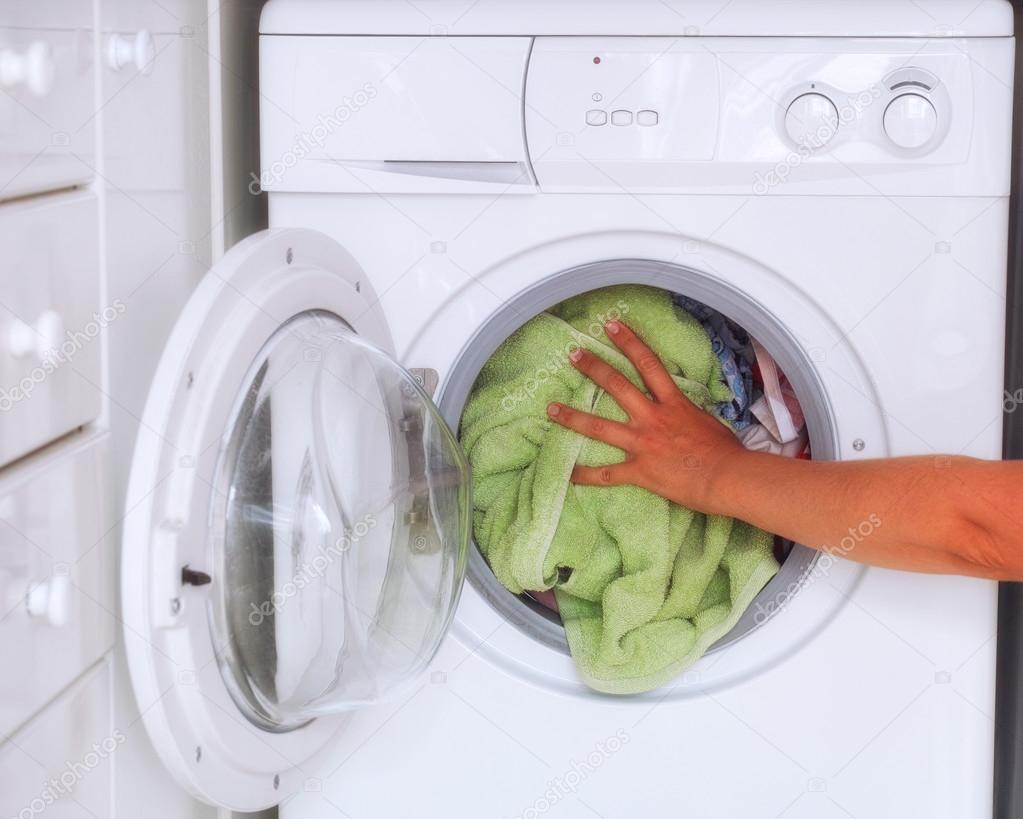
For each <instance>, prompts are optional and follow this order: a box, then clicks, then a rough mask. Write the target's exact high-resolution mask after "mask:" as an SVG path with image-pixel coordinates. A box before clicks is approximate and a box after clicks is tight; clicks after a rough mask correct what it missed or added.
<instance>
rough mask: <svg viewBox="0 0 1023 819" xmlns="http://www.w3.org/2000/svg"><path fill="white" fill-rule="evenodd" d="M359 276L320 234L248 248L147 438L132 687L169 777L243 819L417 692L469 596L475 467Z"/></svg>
mask: <svg viewBox="0 0 1023 819" xmlns="http://www.w3.org/2000/svg"><path fill="white" fill-rule="evenodd" d="M360 276H361V271H360V270H359V268H358V265H357V264H356V262H355V261H354V260H353V259H352V258H351V257H350V256H349V255H348V254H347V253H346V252H345V251H344V250H342V248H340V247H339V246H338V245H337V244H336V243H335V242H333V241H332V240H331V239H329V238H328V237H326V236H324V235H322V234H319V233H316V232H312V231H304V230H277V231H267V232H264V233H261V234H257V235H255V236H252V237H250V238H249V239H247V240H245V241H244V242H242V243H240V244H239V245H238V246H236V247H235V248H233V249H232V250H231V251H230V252H229V253H228V254H227V255H226V256H225V257H224V259H223V260H222V261H221V263H220V264H218V265H217V266H215V267H214V268H213V269H212V270H211V271H210V272H209V273H208V274H207V276H206V278H205V279H204V280H203V281H202V283H201V284H200V285H199V287H198V288H197V289H196V291H195V293H194V294H193V296H192V298H191V299H190V300H189V302H188V305H187V306H186V308H185V310H184V312H183V313H182V316H181V318H180V319H179V321H178V324H177V326H176V327H175V328H174V331H173V333H172V334H171V337H170V340H169V342H168V344H167V347H166V349H165V350H164V353H163V356H162V358H161V360H160V363H159V366H158V368H157V371H156V373H155V375H154V380H153V385H152V387H151V390H150V394H149V398H148V400H147V403H146V408H145V412H144V415H143V418H142V422H141V425H140V432H139V437H138V442H137V445H136V450H135V455H134V460H133V463H132V470H131V477H130V480H129V490H128V499H127V510H128V511H127V517H126V520H125V528H124V542H123V556H122V576H121V584H122V600H123V617H124V623H125V641H126V646H127V656H128V663H129V669H130V671H131V676H132V683H133V685H134V688H135V693H136V697H137V699H138V705H139V710H140V711H141V712H142V714H143V715H144V719H145V723H146V727H147V729H148V731H149V733H150V736H151V737H152V739H153V742H154V745H155V746H156V749H157V751H158V752H159V754H160V757H161V759H162V760H163V762H164V763H165V764H166V765H167V766H168V768H169V769H170V770H171V772H172V773H173V775H174V776H175V777H176V778H177V779H178V780H179V781H180V782H181V784H182V785H183V786H184V787H186V788H187V789H188V790H190V791H191V792H192V793H193V794H194V795H195V796H197V797H198V798H200V799H203V800H205V801H207V802H209V803H211V804H215V805H219V806H223V807H228V808H231V809H234V810H255V809H259V808H262V807H266V806H269V805H272V804H276V803H278V802H280V801H282V800H283V799H285V798H286V797H287V796H288V795H289V794H290V793H293V792H295V791H296V790H298V789H299V788H301V787H302V783H303V782H304V781H305V780H306V779H308V778H310V777H313V776H314V775H315V772H316V757H317V755H318V754H320V753H321V752H323V751H324V750H325V749H326V748H328V747H329V745H330V743H331V741H332V738H333V737H334V736H335V735H336V734H337V732H338V731H339V730H342V728H343V722H344V720H343V715H344V713H345V712H347V711H351V710H352V709H354V708H358V707H359V706H362V705H365V704H367V703H372V702H375V701H377V700H379V699H381V698H383V697H385V696H387V695H391V694H394V693H396V692H400V691H401V690H402V689H403V688H404V687H406V686H408V685H410V684H411V683H412V682H414V681H415V680H416V679H418V677H419V675H420V674H421V672H422V671H423V670H424V669H425V668H426V666H427V665H428V664H429V662H430V660H431V659H432V658H433V656H434V654H435V653H436V651H437V649H438V647H439V645H440V643H441V640H442V639H443V637H444V635H445V633H446V631H447V629H448V627H449V625H450V622H451V617H452V615H453V613H454V609H455V606H456V604H457V601H458V596H459V593H460V591H461V587H462V580H463V577H464V573H465V565H466V554H467V548H468V543H469V537H470V510H471V502H470V497H469V492H470V484H469V469H468V464H467V462H466V459H465V457H464V455H463V454H462V452H461V450H460V449H459V446H458V443H457V441H456V439H455V436H454V435H453V433H452V432H451V430H450V429H449V428H448V427H447V426H446V425H445V424H444V422H443V420H442V419H441V416H440V414H439V412H438V411H437V409H436V407H435V406H434V405H433V403H432V402H431V401H430V399H429V397H428V396H427V395H426V394H425V393H424V392H423V390H422V389H421V388H420V386H419V385H418V383H417V382H416V381H415V379H414V378H413V377H412V376H411V375H410V374H409V373H408V372H406V371H405V370H404V369H402V368H401V367H400V366H399V365H398V364H397V363H396V362H395V361H394V358H393V355H392V347H391V342H390V335H389V333H388V332H387V328H386V325H385V323H384V322H383V320H382V319H381V317H380V313H379V312H378V311H377V310H375V309H374V306H375V299H374V298H373V297H372V295H371V294H369V292H368V287H366V283H365V282H363V281H361V280H360Z"/></svg>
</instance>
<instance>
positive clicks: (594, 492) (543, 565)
mask: <svg viewBox="0 0 1023 819" xmlns="http://www.w3.org/2000/svg"><path fill="white" fill-rule="evenodd" d="M611 319H621V320H622V321H624V322H625V323H626V324H628V325H629V326H631V327H633V329H635V330H636V331H637V332H638V333H639V335H640V336H641V337H643V338H644V340H645V341H647V342H648V343H649V344H650V346H652V347H653V348H654V349H655V351H657V352H658V355H659V356H660V357H661V358H662V361H664V362H665V363H666V365H667V366H668V368H669V371H672V372H673V374H674V375H675V376H676V383H678V384H680V385H681V386H680V388H681V389H682V390H683V392H685V393H686V394H687V395H688V396H689V397H690V398H691V400H694V402H695V403H697V404H698V405H700V406H702V407H703V408H704V409H705V410H706V411H707V412H709V413H710V414H712V415H715V416H716V417H718V418H719V419H720V420H721V421H722V423H725V424H727V425H728V426H730V427H731V428H732V429H733V430H734V432H735V434H736V435H737V437H738V438H739V439H740V440H741V441H742V442H743V444H744V445H745V446H746V447H747V448H750V449H756V450H761V451H770V452H773V453H776V454H779V455H783V456H787V457H795V458H809V457H811V447H810V434H809V430H808V428H807V420H806V419H805V417H804V412H803V405H802V403H801V400H800V397H799V396H798V395H797V390H796V389H795V387H794V386H793V384H792V383H790V381H789V379H788V377H787V376H786V373H785V371H784V370H783V368H782V367H781V366H780V365H779V363H778V362H777V361H776V360H775V358H774V357H773V356H772V355H771V352H770V350H769V348H768V346H767V345H766V344H763V343H761V341H760V339H759V338H758V337H757V336H756V335H755V334H754V333H753V332H750V331H748V330H747V329H746V327H744V326H742V325H740V324H739V323H737V322H736V321H734V320H732V319H731V318H730V317H729V316H728V315H726V314H725V313H724V312H722V311H720V310H718V309H715V308H713V307H710V306H709V305H707V304H706V303H704V302H702V301H698V300H696V299H694V298H691V297H688V296H686V295H685V294H684V293H681V292H672V291H667V290H664V289H661V288H652V287H648V286H642V285H629V284H626V285H617V286H612V287H608V288H599V289H595V290H591V291H586V292H583V293H580V294H578V295H576V296H573V297H571V298H569V299H567V300H564V301H562V302H559V303H558V304H555V305H552V306H551V307H549V308H548V309H547V310H544V311H543V312H542V313H540V314H539V315H537V316H535V317H534V318H533V319H532V320H531V321H529V322H526V323H525V324H524V325H522V326H520V327H519V328H518V329H516V330H515V331H514V332H513V333H511V334H510V335H509V336H508V337H507V338H506V340H505V341H504V342H503V343H502V344H500V346H498V348H497V350H496V351H495V352H494V354H493V356H492V357H491V359H490V361H488V362H487V363H485V364H484V365H483V367H482V368H481V370H480V372H479V374H478V378H477V379H476V382H475V383H474V385H473V387H472V390H471V391H470V394H469V396H468V400H467V401H466V404H465V412H464V413H463V415H462V424H461V426H460V435H461V441H462V445H463V447H464V448H465V449H466V451H467V453H468V454H469V458H470V461H473V460H474V459H475V463H474V470H476V478H475V479H474V492H475V494H476V507H477V508H476V519H475V522H474V534H475V540H476V543H477V547H478V549H479V555H477V557H479V556H480V555H482V556H483V557H484V558H485V561H477V562H476V566H475V571H474V570H473V569H470V581H471V582H473V583H474V585H475V586H476V587H477V589H479V590H481V591H482V592H483V596H484V597H485V598H487V599H488V600H489V601H490V602H491V603H492V604H493V605H495V607H496V608H498V609H499V610H500V611H501V612H502V614H504V615H505V616H506V618H507V619H509V620H510V621H511V622H513V623H515V625H517V626H518V627H519V628H521V629H523V630H525V631H527V632H530V633H532V634H533V636H535V637H537V638H538V639H539V640H540V641H541V642H545V643H547V644H548V645H551V646H552V647H554V648H558V649H561V650H567V649H569V647H571V652H570V653H572V654H573V656H574V657H575V659H576V661H577V665H579V666H580V672H581V674H582V676H583V677H584V679H585V680H586V681H587V682H588V683H589V684H591V686H592V687H595V688H598V689H599V690H607V691H610V692H612V693H634V692H638V691H640V690H647V689H648V688H652V687H656V686H655V685H653V684H651V685H646V684H645V683H641V682H636V681H635V680H633V677H634V678H635V679H637V680H638V679H640V678H642V679H644V680H646V682H647V683H652V682H656V681H657V680H660V681H661V682H664V681H666V679H667V677H665V674H666V673H667V671H668V670H670V669H671V668H672V667H674V666H678V669H679V670H681V668H683V667H684V666H685V665H686V664H689V663H691V662H692V661H695V659H698V657H699V656H701V655H702V654H703V653H705V652H706V651H708V650H713V649H715V648H719V647H721V646H723V645H725V644H727V643H729V642H733V641H734V640H735V639H738V637H740V636H741V635H742V634H744V633H747V632H748V631H749V630H751V629H752V628H753V627H755V626H756V625H759V624H760V623H762V622H763V621H765V620H766V619H767V618H768V617H769V616H771V615H772V614H773V613H774V611H775V610H776V609H778V608H779V607H780V602H784V601H781V597H780V596H779V595H784V594H786V592H785V589H786V588H791V587H792V586H793V583H792V577H793V572H796V573H797V574H796V577H802V575H803V574H805V571H806V570H807V568H808V567H809V565H810V563H811V562H812V559H813V553H812V552H811V551H810V550H808V549H806V548H805V547H802V546H797V545H795V544H793V543H791V542H789V541H786V540H784V539H782V538H780V537H776V536H773V535H770V534H769V533H763V532H760V531H759V530H755V529H753V528H752V527H749V526H748V525H747V524H744V523H742V522H741V521H730V522H727V523H723V522H722V520H723V519H719V518H713V519H711V518H707V517H706V516H702V515H699V514H698V513H694V512H693V511H692V510H684V509H681V508H680V507H676V506H675V505H674V504H668V503H667V502H666V501H663V500H662V499H660V498H657V497H656V496H655V495H652V494H651V493H646V492H645V491H644V490H639V489H638V488H635V487H630V488H628V489H626V490H624V491H622V490H619V491H618V492H617V494H615V491H614V488H613V487H586V488H583V487H576V486H575V485H568V481H567V478H564V477H563V476H562V477H560V478H557V479H553V478H551V476H550V475H549V474H547V473H545V471H544V470H545V469H548V468H549V467H548V464H554V465H555V466H554V467H553V468H554V469H561V470H562V473H564V469H565V468H566V465H567V468H568V469H569V471H570V468H571V466H570V462H571V461H572V458H573V457H576V455H579V456H581V457H591V458H597V461H598V462H599V460H600V459H599V457H598V454H599V451H600V448H601V447H604V449H605V454H606V455H610V457H611V460H607V461H605V462H612V460H613V459H614V458H615V453H617V457H618V458H620V455H621V453H620V452H618V451H617V450H612V449H611V448H609V447H607V445H601V444H591V443H589V442H586V441H583V442H582V443H580V442H579V441H574V442H571V441H566V438H579V436H575V435H574V433H570V432H568V431H563V430H560V429H558V430H555V431H554V433H553V436H552V434H551V429H552V427H551V425H550V422H549V421H548V420H547V419H546V415H545V407H546V404H547V403H548V401H549V400H558V401H561V402H564V403H569V402H572V401H576V400H579V395H580V394H576V393H573V392H572V390H573V389H578V390H582V391H585V390H587V389H589V390H590V392H589V393H587V394H586V395H585V396H583V397H582V399H581V400H583V401H584V402H585V401H588V400H591V399H592V401H593V402H594V403H593V411H594V412H597V414H607V412H605V411H604V410H608V407H607V404H606V402H608V401H611V402H612V404H613V401H612V399H610V397H609V396H604V395H603V393H602V391H600V390H599V388H597V387H596V386H595V385H592V382H589V381H588V380H586V379H583V378H582V377H581V376H580V375H579V374H578V373H575V372H574V371H573V370H571V369H570V364H569V361H568V353H569V352H570V351H571V350H572V349H574V348H575V347H576V346H582V347H587V348H589V349H591V350H593V351H595V352H597V354H598V355H600V356H601V357H602V358H604V359H605V360H607V361H609V363H612V364H613V365H614V364H616V363H620V362H618V361H616V358H615V357H616V356H617V357H618V358H619V359H621V360H622V361H624V359H623V358H622V357H621V355H620V353H619V352H618V351H617V350H616V348H614V346H613V345H612V344H611V342H610V340H609V339H608V338H607V337H606V335H605V333H604V329H603V328H604V324H605V323H606V322H607V321H608V320H611ZM545 345H547V349H544V346H545ZM626 366H627V364H626ZM634 375H635V374H634ZM573 378H574V383H577V387H571V388H570V387H566V386H565V385H564V383H562V382H565V381H572V380H573ZM581 382H585V384H583V383H581ZM566 390H567V392H566ZM566 397H567V400H566ZM601 402H603V403H601ZM601 408H602V409H601ZM614 409H617V407H616V405H614ZM608 411H612V410H608ZM619 412H620V410H619ZM608 417H614V416H613V415H608ZM619 420H625V417H624V414H622V416H621V418H620V419H619ZM555 437H560V439H561V440H554V438H555ZM559 447H561V448H566V449H567V450H569V451H566V452H561V451H559ZM485 448H489V451H487V450H486V449H485ZM531 458H532V459H533V460H530V459H531ZM579 462H580V463H582V461H579ZM591 465H595V463H594V464H591ZM564 474H567V473H564ZM602 492H604V493H607V494H606V495H602V496H601V495H600V494H599V493H602ZM630 493H631V494H630ZM558 495H560V496H561V497H560V498H559V497H557V496H558ZM616 504H618V506H616ZM544 515H547V516H548V517H547V518H546V519H545V517H544ZM552 515H553V516H556V517H557V519H550V516H552ZM729 527H731V528H729ZM644 538H645V539H644ZM658 538H659V539H660V541H661V542H660V543H658V542H657V541H658ZM697 547H698V548H697ZM616 548H618V549H619V553H617V554H616V552H615V549H616ZM636 548H639V549H640V551H641V552H642V550H644V549H645V550H646V553H645V555H644V554H639V559H640V560H645V559H649V560H650V561H651V562H654V563H657V562H658V561H660V562H661V563H663V562H664V560H663V558H664V554H667V555H668V556H669V558H670V563H671V566H665V567H662V575H661V576H660V581H661V586H657V585H656V583H655V584H654V586H655V589H661V590H660V591H654V592H649V590H648V591H646V592H644V593H643V594H639V593H636V592H635V591H634V588H635V587H636V584H634V583H633V584H631V585H630V584H628V583H625V584H623V583H621V582H620V581H622V580H623V579H627V576H628V575H629V572H628V571H626V570H625V569H623V566H625V565H626V563H627V562H631V563H632V564H635V562H636V560H637V555H636V554H633V553H632V551H630V550H633V549H636ZM544 549H546V550H547V551H544ZM701 549H702V553H701V552H700V550H701ZM658 550H661V551H662V552H663V553H664V554H659V553H658ZM715 550H716V551H715ZM718 553H720V555H719V557H718V558H713V555H715V554H718ZM690 554H691V555H692V559H690ZM736 554H742V555H743V557H742V558H740V559H738V560H737V559H735V557H734V555H736ZM747 554H749V555H751V556H752V557H749V558H748V559H747V558H746V557H745V555H747ZM730 556H731V557H730ZM559 557H563V558H564V559H563V560H561V559H559ZM714 559H718V560H719V562H718V563H717V564H716V565H715V564H713V561H714ZM743 560H746V561H747V563H748V565H746V566H745V567H744V568H742V569H736V568H735V567H736V565H739V564H741V563H742V561H743ZM790 562H794V563H795V564H796V565H792V566H790V565H789V564H790ZM481 563H482V566H483V567H484V568H482V569H481V567H480V564H481ZM779 567H781V568H782V569H787V571H784V572H782V571H779ZM729 572H731V574H730V573H729ZM488 575H489V577H488ZM779 577H781V578H782V579H783V582H782V583H781V585H780V586H779V583H778V580H779ZM772 578H773V579H772ZM495 579H496V580H499V583H498V584H497V585H499V586H502V587H503V588H502V589H500V590H498V589H496V588H495ZM648 579H649V578H648V577H646V576H644V578H643V582H644V583H645V582H646V581H647V580H648ZM615 583H618V584H619V585H618V587H615ZM662 586H663V588H661V587H662ZM726 587H727V589H726ZM735 589H739V590H740V592H739V593H738V594H736V593H735ZM622 594H624V595H625V597H623V598H621V599H618V598H619V597H621V595H622ZM629 594H632V595H633V596H632V597H629ZM651 594H653V597H651ZM658 594H660V595H662V596H661V597H657V595H658ZM729 595H732V597H729ZM510 600H514V601H515V602H514V604H511V603H510ZM616 601H617V602H616ZM566 605H567V607H568V608H567V614H566V616H564V617H563V616H562V615H563V613H565V612H566ZM612 607H616V608H612ZM658 607H660V608H659V609H658ZM643 610H647V611H648V612H649V617H648V618H647V620H646V621H643V620H642V617H639V618H638V619H639V621H640V624H639V626H638V628H639V629H646V632H645V637H644V639H647V640H648V642H649V645H648V646H647V647H646V648H644V649H642V651H645V652H649V651H655V650H657V649H658V647H659V646H658V640H659V639H661V638H660V637H655V636H653V635H655V634H657V633H660V634H661V635H665V636H664V637H663V642H664V645H666V646H670V647H671V648H670V651H671V652H674V654H673V655H672V661H671V662H668V661H665V662H664V663H662V666H663V668H661V667H660V666H659V667H658V669H659V670H658V671H657V673H653V672H651V670H650V669H649V668H637V669H628V668H626V669H625V670H624V671H623V674H624V675H625V676H629V674H631V673H632V671H633V670H634V671H636V673H635V674H632V677H630V680H629V681H626V682H624V683H620V682H619V681H617V680H607V679H604V677H607V676H608V675H609V674H610V673H611V672H609V671H608V669H607V666H606V663H604V661H603V660H600V661H599V662H598V659H594V658H591V659H592V660H593V662H592V663H591V665H592V667H591V668H589V669H587V667H586V665H585V663H581V662H580V657H579V656H578V655H579V654H581V653H584V652H585V651H590V650H591V649H593V645H594V644H595V643H605V642H607V639H606V638H607V636H608V635H606V634H605V635H603V636H601V635H600V634H599V633H597V632H598V631H599V629H600V628H601V627H603V628H605V629H608V628H611V627H612V626H611V625H609V624H612V623H614V622H615V621H616V620H617V621H622V625H621V629H622V631H621V633H620V634H618V637H619V639H618V643H619V644H621V645H626V644H627V643H629V642H630V641H632V642H633V643H636V642H637V640H636V639H635V632H632V631H630V630H629V622H631V621H633V620H636V619H637V616H636V614H635V613H636V612H638V611H643ZM665 623H667V625H665ZM598 624H602V626H601V625H598ZM648 626H650V627H648ZM566 627H567V630H568V635H567V639H566V635H565V631H566ZM559 631H560V633H559ZM612 636H613V635H612ZM586 643H589V644H590V648H588V649H583V648H581V646H583V645H584V644H586ZM666 650H668V649H666ZM593 651H596V649H593ZM591 653H593V652H591ZM675 655H677V656H675ZM676 660H677V662H675V661H676ZM601 663H603V665H601ZM673 663H674V666H673ZM598 666H600V667H599V668H598ZM588 672H589V673H588ZM669 676H670V675H669ZM662 677H664V679H661V678H662ZM658 684H659V683H658Z"/></svg>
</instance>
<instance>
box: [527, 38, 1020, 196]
mask: <svg viewBox="0 0 1023 819" xmlns="http://www.w3.org/2000/svg"><path fill="white" fill-rule="evenodd" d="M1010 45H1011V44H1010ZM974 65H983V66H984V70H983V71H981V70H975V69H974V68H973V66H974ZM1011 72H1012V50H1011V47H1008V46H1007V45H1006V43H1003V42H998V41H993V40H990V39H989V40H977V39H974V40H969V41H966V40H956V41H952V40H948V41H941V40H939V39H935V40H930V41H927V42H926V43H924V44H921V43H920V42H916V41H912V40H900V39H896V38H891V39H887V40H886V39H877V40H869V39H845V38H739V37H736V38H656V37H650V38H645V37H628V38H616V37H537V38H536V39H535V40H534V43H533V48H532V51H531V54H530V58H529V69H528V72H527V76H526V96H525V106H524V116H525V130H526V139H527V145H528V150H529V155H530V159H531V165H532V169H533V172H534V173H535V175H536V179H537V182H538V183H539V185H540V187H541V188H543V189H546V190H592V189H593V188H596V187H601V188H608V189H611V190H613V189H615V187H616V186H617V187H618V188H619V189H622V188H624V189H627V190H629V191H632V192H635V191H643V190H650V191H657V190H665V189H671V190H695V191H706V190H712V189H717V190H723V191H730V192H734V191H737V190H746V191H752V192H754V193H758V192H765V191H767V190H775V189H776V188H777V189H779V190H778V192H782V190H784V191H785V192H793V193H795V192H802V191H807V192H809V191H811V190H814V191H825V190H826V191H829V192H836V193H837V192H841V193H854V192H860V193H863V194H865V195H877V194H878V193H879V192H883V193H884V195H898V194H902V193H905V194H908V195H925V194H929V193H935V192H937V191H938V190H939V189H942V186H946V187H945V188H944V189H945V190H947V189H948V188H947V186H948V185H954V186H956V192H958V193H963V192H965V191H967V190H974V191H977V192H978V194H979V192H980V191H990V190H991V188H992V186H994V187H997V188H998V190H999V192H1001V188H1002V187H1004V179H1005V176H1004V172H1005V168H1006V166H1007V163H1008V160H1009V144H1008V140H1007V139H1004V138H1003V137H1002V136H999V134H1003V133H1004V130H1003V129H1006V128H1008V123H1001V124H1000V125H999V128H998V129H995V128H991V129H985V130H983V131H981V130H979V129H974V128H973V127H972V122H973V121H974V117H975V116H977V113H978V112H979V111H983V110H990V111H991V112H992V115H1004V113H998V112H1004V110H1005V108H1004V105H1000V104H999V99H1000V97H1001V96H1003V95H1004V94H1005V93H1006V91H1005V89H1006V88H1007V87H1011ZM1003 76H1004V80H1000V79H999V78H1000V77H1003ZM957 111H958V112H960V115H958V116H957V113H956V112H957ZM977 121H980V120H977ZM965 165H970V166H974V165H975V166H976V167H975V168H974V169H973V170H969V171H965V172H964V171H963V166H965ZM939 169H940V170H939ZM764 180H766V181H764ZM870 180H875V181H870ZM782 186H784V188H782Z"/></svg>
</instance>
